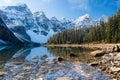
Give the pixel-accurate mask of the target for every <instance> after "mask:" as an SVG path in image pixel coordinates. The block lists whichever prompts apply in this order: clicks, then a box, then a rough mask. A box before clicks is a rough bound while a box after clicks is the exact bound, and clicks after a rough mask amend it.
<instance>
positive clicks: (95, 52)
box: [91, 50, 106, 57]
mask: <svg viewBox="0 0 120 80" xmlns="http://www.w3.org/2000/svg"><path fill="white" fill-rule="evenodd" d="M105 53H106V51H105V50H97V51H93V52H91V54H92V55H93V56H94V57H101V56H103V55H104V54H105Z"/></svg>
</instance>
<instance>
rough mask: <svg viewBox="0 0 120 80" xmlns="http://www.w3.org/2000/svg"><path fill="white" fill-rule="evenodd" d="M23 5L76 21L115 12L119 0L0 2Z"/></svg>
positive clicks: (50, 15)
mask: <svg viewBox="0 0 120 80" xmlns="http://www.w3.org/2000/svg"><path fill="white" fill-rule="evenodd" d="M18 3H25V4H27V5H28V7H29V8H30V9H31V11H32V12H35V11H44V12H45V14H46V16H47V17H49V18H51V17H53V16H55V17H57V18H58V19H61V18H62V17H65V18H67V19H76V18H78V17H79V16H81V15H84V14H90V15H91V16H92V18H93V19H97V18H99V17H101V16H102V15H106V16H110V15H112V14H114V13H115V12H117V10H118V8H119V7H120V0H0V6H7V5H15V4H18Z"/></svg>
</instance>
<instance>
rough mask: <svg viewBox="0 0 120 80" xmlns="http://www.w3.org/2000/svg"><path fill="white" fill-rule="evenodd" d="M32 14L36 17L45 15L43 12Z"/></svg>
mask: <svg viewBox="0 0 120 80" xmlns="http://www.w3.org/2000/svg"><path fill="white" fill-rule="evenodd" d="M34 14H35V15H37V16H45V13H44V12H43V11H37V12H35V13H34Z"/></svg>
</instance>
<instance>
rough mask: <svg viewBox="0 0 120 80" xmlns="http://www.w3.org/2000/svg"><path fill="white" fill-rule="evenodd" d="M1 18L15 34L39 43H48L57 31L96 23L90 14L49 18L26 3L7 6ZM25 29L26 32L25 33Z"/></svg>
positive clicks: (0, 11) (1, 11)
mask: <svg viewBox="0 0 120 80" xmlns="http://www.w3.org/2000/svg"><path fill="white" fill-rule="evenodd" d="M0 18H2V19H3V21H4V22H5V24H6V25H7V27H8V28H9V29H10V30H11V31H12V32H13V33H14V35H15V36H17V37H20V38H22V39H24V40H25V39H29V40H31V41H33V42H37V43H46V42H47V40H48V38H50V37H51V36H52V35H54V34H55V33H57V32H59V31H61V30H64V29H70V28H86V27H89V26H91V25H95V24H96V22H97V21H94V20H93V19H92V18H91V17H90V15H89V14H85V15H83V16H80V17H79V18H78V19H76V20H74V21H70V20H67V19H66V18H62V19H61V20H58V19H57V18H56V17H52V18H51V19H49V18H47V17H46V15H45V13H44V12H43V11H37V12H35V13H32V12H31V11H30V9H29V8H28V7H27V5H26V4H20V5H15V6H7V7H4V8H2V9H1V10H0ZM23 31H24V33H23Z"/></svg>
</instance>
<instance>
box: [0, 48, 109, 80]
mask: <svg viewBox="0 0 120 80" xmlns="http://www.w3.org/2000/svg"><path fill="white" fill-rule="evenodd" d="M91 51H93V50H92V49H87V48H81V47H44V46H40V47H24V48H22V47H11V46H4V47H0V80H43V79H44V80H61V79H63V80H111V79H110V78H109V77H107V76H106V75H105V74H104V73H102V72H99V71H97V70H95V68H93V67H91V66H89V65H88V64H89V63H91V62H92V61H94V58H93V57H92V56H91V55H90V54H89V53H90V52H91Z"/></svg>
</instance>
